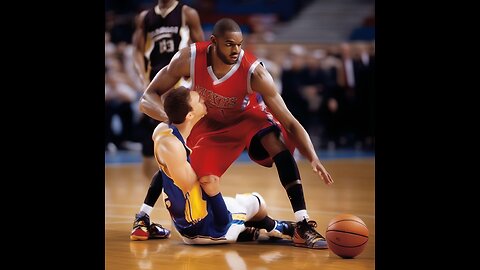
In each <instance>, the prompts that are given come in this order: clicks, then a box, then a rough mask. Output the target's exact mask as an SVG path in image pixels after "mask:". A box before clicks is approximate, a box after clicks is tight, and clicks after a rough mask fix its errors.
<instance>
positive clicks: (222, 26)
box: [212, 18, 242, 37]
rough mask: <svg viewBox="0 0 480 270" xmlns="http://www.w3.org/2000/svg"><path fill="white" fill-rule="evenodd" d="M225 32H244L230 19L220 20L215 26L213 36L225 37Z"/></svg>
mask: <svg viewBox="0 0 480 270" xmlns="http://www.w3.org/2000/svg"><path fill="white" fill-rule="evenodd" d="M225 32H240V33H241V32H242V29H240V26H239V25H238V24H237V23H236V22H235V21H234V20H232V19H230V18H223V19H220V20H219V21H217V22H216V23H215V25H214V26H213V32H212V34H213V35H214V36H216V37H223V35H224V34H225Z"/></svg>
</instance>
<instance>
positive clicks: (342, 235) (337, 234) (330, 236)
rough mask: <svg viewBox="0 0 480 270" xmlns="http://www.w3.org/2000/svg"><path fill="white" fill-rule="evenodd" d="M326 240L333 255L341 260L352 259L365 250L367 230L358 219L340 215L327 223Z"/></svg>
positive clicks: (350, 215) (363, 223)
mask: <svg viewBox="0 0 480 270" xmlns="http://www.w3.org/2000/svg"><path fill="white" fill-rule="evenodd" d="M326 239H327V243H328V247H329V248H330V250H331V251H332V252H333V253H335V254H336V255H338V256H340V257H342V258H353V257H355V256H357V255H359V254H360V253H362V251H363V250H364V249H365V246H366V245H367V242H368V228H367V225H365V222H363V220H361V219H360V218H359V217H357V216H354V215H352V214H340V215H337V216H335V217H334V218H333V219H332V220H330V222H329V223H328V226H327V232H326Z"/></svg>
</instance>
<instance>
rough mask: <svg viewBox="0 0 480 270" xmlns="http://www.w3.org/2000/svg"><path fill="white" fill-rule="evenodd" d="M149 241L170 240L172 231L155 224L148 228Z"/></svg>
mask: <svg viewBox="0 0 480 270" xmlns="http://www.w3.org/2000/svg"><path fill="white" fill-rule="evenodd" d="M148 232H149V235H148V239H165V238H170V230H169V229H167V228H164V227H163V226H162V225H160V224H158V223H153V222H152V224H151V225H150V227H149V228H148Z"/></svg>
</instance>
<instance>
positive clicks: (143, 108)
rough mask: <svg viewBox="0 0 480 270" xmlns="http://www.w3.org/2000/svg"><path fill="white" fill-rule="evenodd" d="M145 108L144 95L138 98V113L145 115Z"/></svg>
mask: <svg viewBox="0 0 480 270" xmlns="http://www.w3.org/2000/svg"><path fill="white" fill-rule="evenodd" d="M147 108H148V101H147V98H146V96H145V94H143V95H142V97H141V98H140V102H139V103H138V109H139V110H140V112H142V113H146V111H147Z"/></svg>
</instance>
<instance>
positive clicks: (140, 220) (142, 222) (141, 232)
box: [130, 211, 150, 241]
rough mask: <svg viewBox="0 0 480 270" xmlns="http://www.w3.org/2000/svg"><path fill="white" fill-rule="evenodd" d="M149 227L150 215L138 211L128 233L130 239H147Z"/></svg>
mask: <svg viewBox="0 0 480 270" xmlns="http://www.w3.org/2000/svg"><path fill="white" fill-rule="evenodd" d="M149 227H150V217H149V216H148V214H147V213H145V212H143V211H140V213H138V214H136V215H135V221H134V222H133V229H132V233H130V240H142V241H143V240H148V237H149V235H150V233H149V232H148V230H149Z"/></svg>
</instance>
